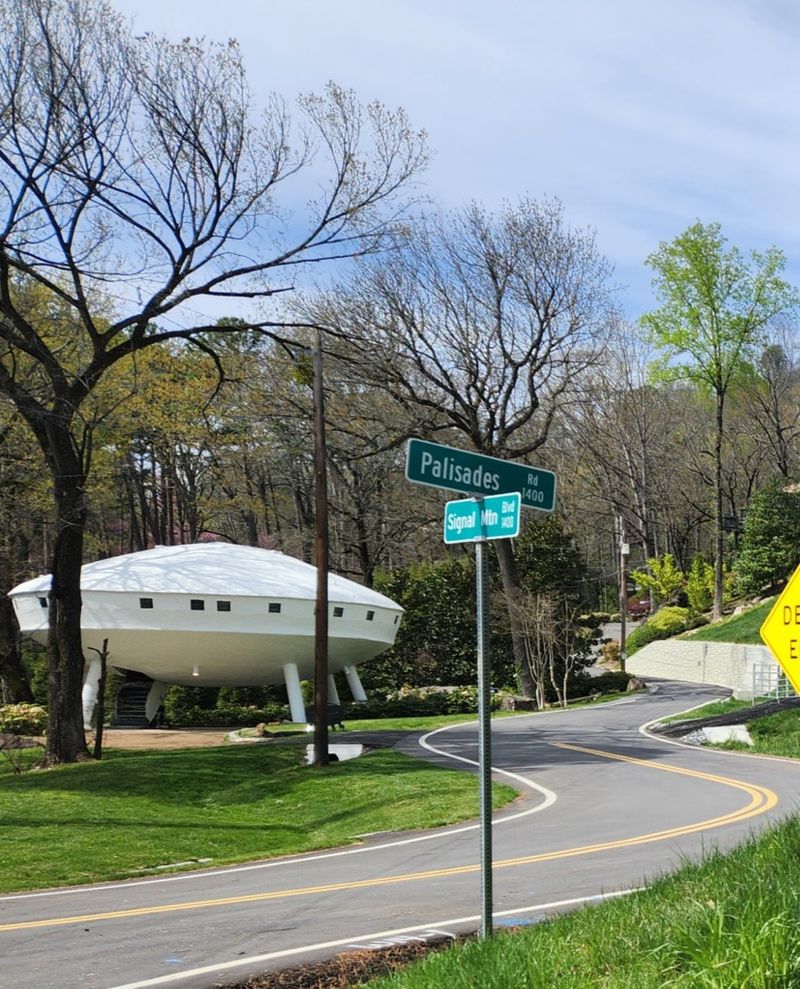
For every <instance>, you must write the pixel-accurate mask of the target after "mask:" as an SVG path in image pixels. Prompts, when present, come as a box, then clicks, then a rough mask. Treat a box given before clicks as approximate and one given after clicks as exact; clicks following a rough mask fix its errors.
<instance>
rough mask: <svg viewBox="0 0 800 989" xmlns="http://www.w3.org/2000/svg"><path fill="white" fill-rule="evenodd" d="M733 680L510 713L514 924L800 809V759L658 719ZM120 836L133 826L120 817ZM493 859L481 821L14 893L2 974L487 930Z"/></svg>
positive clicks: (100, 969)
mask: <svg viewBox="0 0 800 989" xmlns="http://www.w3.org/2000/svg"><path fill="white" fill-rule="evenodd" d="M720 693H721V692H720V691H715V690H714V689H713V688H704V687H699V686H698V687H693V686H688V685H677V684H664V685H662V687H661V688H660V689H659V691H658V692H657V693H655V694H650V695H640V696H635V697H632V698H630V699H625V700H623V701H620V702H617V703H614V704H604V705H597V706H596V707H594V708H588V709H582V710H576V711H566V712H554V713H549V714H544V715H541V714H539V715H523V716H520V717H515V718H509V719H506V720H500V721H497V722H495V723H494V725H493V731H492V736H493V760H492V761H493V764H494V766H495V767H496V770H497V778H498V779H502V778H504V775H505V778H506V779H510V781H511V782H513V783H514V785H516V786H518V787H519V788H520V789H521V790H522V791H523V796H522V797H521V799H520V800H519V801H517V802H516V803H514V804H513V805H512V806H511V807H510V808H508V809H506V810H504V811H502V812H500V813H498V814H497V815H496V816H495V823H494V827H493V835H494V892H495V901H494V902H495V923H496V924H503V923H511V922H520V921H523V922H524V921H527V920H535V919H537V918H539V917H542V916H546V915H548V914H551V913H553V912H556V911H558V910H561V909H567V908H569V907H571V906H575V905H576V904H578V903H581V902H584V901H585V900H587V899H588V900H591V899H598V898H602V897H604V896H610V895H614V894H618V893H619V892H620V891H624V890H627V889H631V888H635V887H638V886H640V885H641V884H642V883H643V882H645V881H646V879H647V878H649V877H653V876H656V875H658V874H659V873H662V872H664V871H666V870H670V869H672V868H674V867H676V866H677V865H679V864H680V862H681V861H682V860H683V859H684V858H685V857H686V856H697V855H700V854H701V853H702V851H703V850H704V849H707V848H709V847H721V848H726V847H729V846H732V845H734V844H736V843H737V842H740V841H741V840H742V839H743V838H744V837H745V836H746V835H748V834H749V833H751V832H752V831H753V830H757V829H760V828H763V827H764V826H766V825H767V824H768V823H769V822H770V821H773V820H775V819H776V818H778V817H781V816H784V815H786V814H788V813H790V812H792V811H794V810H796V807H797V803H798V797H799V796H800V763H793V762H789V761H785V760H778V759H762V758H758V757H753V756H739V755H731V754H725V753H718V752H713V751H705V750H700V749H692V748H688V747H684V746H680V745H676V744H674V743H670V742H668V741H665V740H663V739H656V738H652V737H649V736H647V735H645V734H643V733H642V732H640V726H641V725H642V724H643V723H646V722H648V721H650V720H651V719H655V718H658V717H661V716H663V715H665V714H667V713H670V712H677V711H681V710H684V709H687V708H689V707H691V706H693V705H695V704H698V703H701V702H702V701H704V700H709V699H711V698H712V697H713V696H719V694H720ZM400 747H401V748H402V749H404V750H405V751H408V752H410V753H412V754H415V755H420V756H423V757H425V758H429V759H433V760H435V761H437V762H442V763H446V764H448V765H451V766H453V765H459V766H462V767H464V768H466V769H471V768H472V767H471V765H470V763H469V762H465V761H463V760H474V759H476V757H477V756H476V749H477V735H476V730H475V726H474V725H473V726H469V727H466V726H465V727H451V728H448V729H444V730H440V731H438V732H435V733H432V734H430V735H428V736H424V737H423V738H422V739H416V738H414V739H406V740H405V741H404V742H402V743H401V744H400ZM453 760H456V761H455V762H454V761H453ZM459 760H461V761H459ZM508 774H510V776H509V775H508ZM375 799H376V800H379V799H380V794H379V793H376V795H375ZM108 840H109V841H115V840H121V839H119V837H118V836H115V835H114V833H113V831H112V832H110V833H109V836H108ZM477 862H478V830H477V827H476V826H475V825H464V826H460V827H453V828H449V829H446V830H443V831H437V832H433V833H417V834H412V835H408V834H403V835H381V836H374V837H372V838H370V839H367V843H366V844H364V845H361V846H358V847H351V848H347V849H342V850H335V851H331V852H323V853H316V854H313V855H303V856H296V857H292V858H286V859H279V860H273V861H269V862H261V863H253V864H250V865H245V866H235V867H232V868H229V869H214V870H208V871H205V872H194V873H190V874H187V875H183V876H169V877H162V878H159V879H149V880H136V881H130V882H126V883H114V884H107V885H104V886H95V887H91V888H80V889H69V890H54V891H47V892H44V893H38V894H25V895H17V896H7V897H3V898H0V959H2V961H0V985H1V986H2V987H4V989H48V987H58V989H65V987H66V989H72V987H75V989H78V987H83V989H134V987H135V989H144V987H157V986H178V987H181V989H183V987H196V989H199V987H202V989H207V987H209V986H218V985H224V984H225V983H229V982H233V981H237V980H241V979H243V978H244V977H245V976H247V975H250V974H254V973H256V972H259V971H264V970H266V969H269V968H279V967H286V966H288V965H292V964H297V963H299V962H301V961H308V960H311V959H316V958H323V957H326V956H330V955H332V954H335V953H336V952H338V951H343V950H347V949H348V948H351V947H353V946H370V945H374V946H378V945H381V944H385V943H388V942H395V941H398V940H400V939H403V938H425V937H427V936H431V935H432V934H433V933H434V932H439V933H441V932H444V933H457V932H461V931H465V930H474V929H475V928H476V926H477V923H478V919H479V917H478V915H479V912H480V885H479V871H478V865H477Z"/></svg>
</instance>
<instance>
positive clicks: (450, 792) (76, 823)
mask: <svg viewBox="0 0 800 989" xmlns="http://www.w3.org/2000/svg"><path fill="white" fill-rule="evenodd" d="M303 754H304V753H303V750H302V749H301V748H300V747H299V746H298V745H291V744H287V745H284V744H281V743H275V744H273V745H253V746H250V745H229V746H225V747H220V748H205V749H186V750H182V751H177V752H136V753H132V752H129V751H125V750H109V751H108V752H107V754H106V755H105V756H104V758H103V760H102V761H100V762H88V763H81V764H78V765H71V766H62V767H59V768H57V769H52V770H49V771H32V772H29V773H25V774H23V775H19V776H14V775H12V774H11V772H10V769H9V766H8V764H7V763H4V762H0V827H2V835H3V868H2V869H1V870H0V891H2V892H12V891H16V890H26V889H38V888H43V887H47V886H56V885H72V884H76V883H87V882H96V881H100V880H108V879H120V878H126V877H130V876H137V875H143V874H148V873H150V872H152V871H154V870H156V869H157V868H158V867H160V866H168V867H169V866H170V865H171V864H174V863H186V862H189V863H198V864H200V865H203V864H209V863H203V862H199V861H198V860H202V859H211V860H212V861H213V863H214V864H215V865H219V864H221V863H229V862H241V861H246V860H249V859H258V858H268V857H272V856H276V855H285V854H289V853H293V852H303V851H309V850H311V849H316V848H325V847H331V846H335V845H343V844H349V843H353V842H357V841H358V840H359V836H360V835H364V834H369V833H372V832H376V831H396V830H403V829H409V828H429V827H436V826H439V825H444V824H450V823H452V822H454V821H461V820H465V819H469V818H472V817H475V816H476V815H477V811H478V804H477V801H478V798H477V784H476V780H475V777H474V776H471V775H469V774H467V773H463V772H456V771H454V770H445V769H440V768H438V767H436V766H432V765H430V764H429V763H425V762H421V761H419V760H416V759H411V758H409V757H407V756H404V755H402V754H400V753H398V752H392V751H377V752H371V753H368V754H367V755H364V756H361V757H360V758H358V759H352V760H348V761H347V762H341V763H333V764H332V765H331V766H329V767H328V768H327V769H316V768H310V767H305V766H303V765H301V759H302V756H303ZM515 796H516V791H515V790H513V789H512V788H511V787H507V786H497V785H496V786H495V788H494V802H495V806H501V805H502V804H504V803H507V802H508V801H510V800H512V799H513V798H514V797H515ZM187 867H188V868H191V867H192V866H191V865H189V866H182V868H187ZM165 871H166V870H165Z"/></svg>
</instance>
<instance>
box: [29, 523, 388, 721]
mask: <svg viewBox="0 0 800 989" xmlns="http://www.w3.org/2000/svg"><path fill="white" fill-rule="evenodd" d="M316 579H317V571H316V568H315V567H313V566H310V565H309V564H307V563H304V562H302V561H301V560H297V559H294V558H293V557H290V556H286V555H284V554H283V553H279V552H277V551H275V550H265V549H258V548H256V547H252V546H235V545H232V544H230V543H222V542H217V543H194V544H190V545H181V546H157V547H156V548H155V549H148V550H143V551H142V552H139V553H128V554H126V555H124V556H117V557H112V558H111V559H107V560H99V561H97V562H96V563H88V564H86V565H85V566H84V567H83V568H82V571H81V596H82V599H83V607H82V610H81V631H82V639H83V650H84V655H85V657H86V672H85V677H84V686H83V713H84V721H85V723H86V724H87V725H88V724H89V723H90V720H91V716H92V712H93V711H94V707H95V704H96V701H97V691H98V685H99V680H100V659H99V651H100V650H101V649H102V645H103V640H104V639H107V640H108V663H109V665H110V666H112V667H114V668H115V669H116V670H118V671H119V672H120V673H122V674H123V675H125V676H126V686H123V691H124V690H126V689H128V693H129V702H130V700H131V699H132V698H133V697H134V694H135V695H136V697H137V701H136V702H135V706H137V707H138V708H139V710H138V711H135V712H134V717H135V718H136V720H137V721H138V723H139V724H142V725H146V724H150V723H151V722H152V721H153V720H154V719H155V718H156V716H157V713H158V710H159V708H160V707H161V704H162V701H163V699H164V695H165V694H166V692H167V689H168V688H169V686H170V685H171V684H183V685H185V686H204V687H247V686H262V685H265V684H278V683H281V682H283V683H285V684H286V689H287V692H288V695H289V707H290V710H291V717H292V720H293V721H298V722H304V721H305V720H306V717H305V710H304V706H303V698H302V694H301V691H300V681H301V680H302V679H312V678H313V675H314V607H315V598H316ZM49 591H50V575H49V574H46V575H44V576H42V577H36V578H34V579H32V580H27V581H25V582H24V583H22V584H19V585H18V586H17V587H15V588H14V589H13V590H12V591H11V592H10V597H11V599H12V601H13V604H14V609H15V611H16V615H17V619H18V621H19V625H20V628H21V630H22V632H23V634H24V635H27V636H30V637H31V638H33V639H35V640H36V641H37V642H41V643H46V642H47V630H48V593H49ZM328 597H329V605H328V607H329V609H330V611H329V637H328V670H329V679H328V692H329V697H330V698H331V702H332V703H338V700H339V699H338V695H337V692H336V685H335V683H334V681H333V674H334V673H338V672H340V671H343V672H344V674H345V676H346V678H347V684H348V687H349V688H350V691H351V693H352V695H353V697H354V698H355V699H356V700H366V695H365V694H364V689H363V687H362V686H361V681H360V679H359V676H358V672H357V670H356V667H357V666H358V665H360V664H361V663H365V662H367V661H368V660H370V659H372V658H373V657H375V656H377V655H378V653H380V652H383V650H384V649H387V648H388V647H389V646H391V645H392V644H393V643H394V640H395V636H396V635H397V629H398V626H399V624H400V617H401V615H402V613H403V609H402V608H401V607H400V605H398V604H396V603H395V602H394V601H392V600H391V599H390V598H387V597H385V596H384V595H383V594H379V593H377V591H373V590H371V589H370V588H368V587H363V586H362V585H360V584H357V583H355V582H354V581H351V580H347V579H345V578H344V577H338V576H336V575H334V574H331V575H329V577H328ZM127 685H129V687H128V686H127ZM121 700H122V701H123V702H124V697H122V698H121Z"/></svg>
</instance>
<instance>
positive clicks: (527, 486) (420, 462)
mask: <svg viewBox="0 0 800 989" xmlns="http://www.w3.org/2000/svg"><path fill="white" fill-rule="evenodd" d="M406 477H407V479H408V480H409V481H413V482H414V484H427V485H428V486H429V487H432V488H445V489H446V490H448V491H462V492H464V494H471V495H494V494H500V493H501V492H503V491H518V492H519V493H520V497H521V499H522V504H523V505H524V506H525V507H526V508H538V509H539V511H542V512H552V511H553V509H554V508H555V507H556V475H555V474H554V473H553V472H552V471H551V470H543V469H542V468H541V467H528V466H527V464H518V463H515V462H514V461H513V460H499V459H498V458H497V457H487V456H485V455H484V454H482V453H470V452H469V451H468V450H459V449H457V448H456V447H452V446H442V445H441V444H439V443H429V442H428V441H427V440H418V439H411V440H409V441H408V447H407V448H406Z"/></svg>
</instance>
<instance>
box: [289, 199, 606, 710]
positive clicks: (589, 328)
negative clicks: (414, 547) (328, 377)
mask: <svg viewBox="0 0 800 989" xmlns="http://www.w3.org/2000/svg"><path fill="white" fill-rule="evenodd" d="M608 278H609V266H608V264H607V262H606V261H605V259H604V258H603V257H602V256H601V255H600V254H599V253H598V251H597V247H596V245H595V242H594V237H593V235H592V233H591V232H586V231H581V230H573V229H570V228H569V227H568V226H567V225H566V223H565V220H564V216H563V209H562V207H561V205H560V203H558V202H555V201H544V202H535V201H532V200H523V201H521V202H520V203H519V204H517V205H515V206H507V207H505V208H504V209H503V210H502V211H501V212H500V213H499V214H497V215H491V214H488V213H487V212H486V211H485V210H483V209H482V208H481V207H480V206H478V205H475V204H473V205H471V206H469V207H468V208H466V209H465V210H463V211H462V212H461V213H458V214H455V215H448V216H440V217H436V218H432V219H421V220H420V221H419V222H418V223H417V225H416V226H415V228H414V230H413V236H412V237H409V239H408V240H406V241H405V242H404V243H403V244H402V245H401V246H400V247H399V249H398V251H397V252H395V253H393V254H392V255H391V256H390V257H388V258H382V259H379V260H378V261H376V262H374V263H367V264H366V265H365V266H363V267H361V268H360V269H359V270H358V271H357V272H356V273H355V274H354V275H353V277H352V278H351V279H350V280H349V281H348V282H346V283H345V284H344V285H342V286H341V287H340V288H339V289H337V290H334V291H331V292H328V293H327V294H325V295H324V296H323V297H321V298H318V299H316V300H313V301H312V302H311V303H309V304H308V306H307V308H306V313H307V315H309V316H310V317H312V318H313V319H315V320H317V321H319V322H323V323H325V324H327V325H329V326H330V327H331V328H332V329H333V330H335V331H336V332H338V333H340V334H344V335H346V336H347V337H348V339H349V340H350V342H351V345H352V346H355V347H357V348H359V349H360V351H361V361H362V364H361V371H362V373H363V374H364V375H366V376H367V377H368V378H369V380H371V381H373V382H375V383H378V384H380V386H381V387H383V388H384V389H385V390H386V391H387V392H388V393H389V394H390V395H391V396H392V398H393V399H394V400H395V402H396V403H398V405H399V406H401V407H405V408H407V409H408V410H409V411H410V413H413V415H414V417H416V419H417V420H419V419H420V418H423V419H427V422H426V423H425V427H424V428H423V430H422V431H423V433H424V434H425V435H427V436H429V437H433V436H440V437H442V438H448V439H450V440H454V441H457V440H458V439H459V438H460V439H461V440H462V441H464V442H465V443H466V444H467V445H468V446H470V447H472V448H473V449H475V450H477V451H479V452H480V453H485V454H489V455H492V456H498V457H507V458H516V459H520V460H527V459H528V458H529V457H530V455H531V454H533V453H534V452H535V451H536V450H538V449H539V448H540V447H541V446H542V445H543V444H544V443H545V440H546V439H547V436H548V432H549V430H550V426H551V424H552V423H553V420H554V418H555V417H556V416H557V415H558V414H559V412H560V410H561V409H562V408H563V407H564V406H565V405H566V404H567V403H568V402H570V401H571V400H572V398H573V387H574V384H575V381H576V379H577V378H579V377H580V376H581V375H582V374H583V373H584V372H585V371H586V370H587V369H588V368H590V367H592V366H593V364H594V363H595V362H596V360H597V358H598V355H599V354H600V353H601V352H602V350H603V346H604V342H605V338H606V335H607V330H608V325H609V321H610V317H611V314H612V303H611V291H610V289H609V286H608ZM402 428H403V424H399V425H398V433H401V430H402ZM495 545H496V548H497V555H498V560H499V563H500V570H501V574H502V579H503V585H504V589H505V591H506V595H507V597H508V599H509V601H513V598H514V597H515V595H516V594H517V593H518V588H519V581H518V579H517V575H516V569H515V561H514V553H513V548H512V546H511V544H510V542H509V541H508V540H499V541H498V542H497V543H496V544H495ZM514 615H515V612H514V609H513V607H512V610H511V619H512V641H513V643H514V655H515V661H516V665H517V672H518V676H519V678H520V683H521V686H522V689H523V690H524V691H525V692H526V693H527V694H529V695H530V694H531V692H532V690H533V688H534V684H533V682H532V680H531V677H530V675H529V671H528V667H527V663H526V661H525V651H524V640H523V635H522V631H521V629H520V628H519V626H518V624H517V622H516V620H515V618H514Z"/></svg>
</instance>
